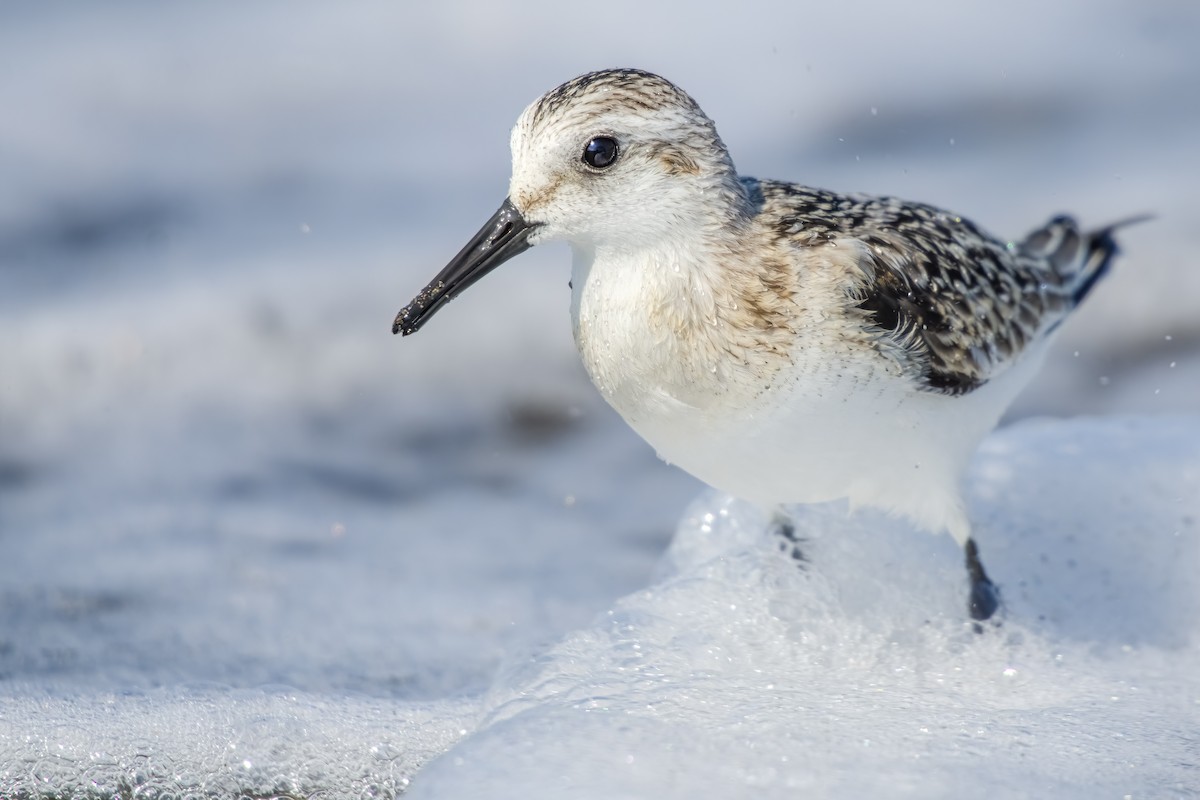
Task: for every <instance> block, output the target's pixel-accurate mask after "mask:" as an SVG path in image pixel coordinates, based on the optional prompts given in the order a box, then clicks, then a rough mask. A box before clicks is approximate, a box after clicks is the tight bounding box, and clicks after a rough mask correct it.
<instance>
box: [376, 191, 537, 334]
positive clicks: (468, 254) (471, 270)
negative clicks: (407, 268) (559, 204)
mask: <svg viewBox="0 0 1200 800" xmlns="http://www.w3.org/2000/svg"><path fill="white" fill-rule="evenodd" d="M536 227H537V226H536V225H530V224H529V223H528V222H526V221H525V218H524V217H522V216H521V212H520V211H518V210H517V208H516V206H514V205H513V204H512V201H511V200H509V199H507V198H505V200H504V202H503V203H501V204H500V208H499V209H498V210H497V211H496V213H495V214H493V215H492V218H491V219H489V220H488V221H487V222H486V223H485V224H484V226H483V227H482V228H480V229H479V233H477V234H475V236H474V237H472V239H471V241H469V242H467V246H466V247H464V248H463V249H462V250H460V251H459V253H458V255H456V256H455V257H454V258H453V259H451V261H450V263H449V264H447V265H446V268H445V269H443V270H442V271H441V272H439V273H438V274H437V277H436V278H434V279H433V280H432V281H430V283H429V285H428V286H426V287H425V288H424V289H422V290H421V293H420V294H419V295H417V296H416V297H415V298H413V301H412V302H411V303H409V304H408V305H406V306H405V307H404V308H402V309H400V313H399V314H397V315H396V321H395V322H393V323H392V333H402V334H404V335H405V336H408V335H409V334H410V333H416V332H417V331H418V330H420V329H421V326H422V325H424V324H425V321H426V320H428V319H429V318H430V317H432V316H433V315H434V314H435V313H437V311H438V309H440V308H441V307H442V306H444V305H446V303H448V302H450V301H451V300H453V299H454V298H455V297H457V296H458V295H459V293H461V292H463V291H464V290H466V289H467V287H469V286H470V285H471V284H473V283H475V281H477V280H479V279H480V278H482V277H483V276H484V275H487V274H488V273H489V272H491V271H492V270H494V269H495V268H496V267H498V266H500V265H501V264H503V263H504V262H505V261H508V260H509V259H510V258H512V257H513V256H515V255H518V254H520V253H523V252H525V251H526V250H528V249H529V248H530V247H531V246H532V245H530V244H529V234H530V232H531V231H533V230H534V228H536Z"/></svg>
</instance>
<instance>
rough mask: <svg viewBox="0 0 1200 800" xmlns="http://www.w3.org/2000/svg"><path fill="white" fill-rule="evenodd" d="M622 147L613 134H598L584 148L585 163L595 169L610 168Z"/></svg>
mask: <svg viewBox="0 0 1200 800" xmlns="http://www.w3.org/2000/svg"><path fill="white" fill-rule="evenodd" d="M619 153H620V148H619V147H618V146H617V140H616V139H614V138H612V137H611V136H597V137H596V138H594V139H592V140H591V141H590V142H588V143H587V145H586V146H585V147H584V148H583V163H585V164H587V165H588V166H589V167H592V168H593V169H608V168H609V167H611V166H612V165H613V162H615V161H616V160H617V156H618V155H619Z"/></svg>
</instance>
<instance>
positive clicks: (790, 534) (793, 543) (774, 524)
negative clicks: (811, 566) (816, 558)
mask: <svg viewBox="0 0 1200 800" xmlns="http://www.w3.org/2000/svg"><path fill="white" fill-rule="evenodd" d="M771 532H772V533H773V534H775V535H776V536H778V537H779V549H780V551H781V552H784V553H787V554H788V555H790V556H791V557H792V558H794V559H796V560H797V561H800V562H803V561H804V560H805V559H804V550H803V549H802V548H801V545H802V544H804V540H802V539H801V538H800V537H799V536H798V535H796V526H795V525H794V524H792V520H791V519H790V518H789V517H788V516H787V515H786V514H784V513H783V512H778V513H776V514H775V516H774V517H772V518H771Z"/></svg>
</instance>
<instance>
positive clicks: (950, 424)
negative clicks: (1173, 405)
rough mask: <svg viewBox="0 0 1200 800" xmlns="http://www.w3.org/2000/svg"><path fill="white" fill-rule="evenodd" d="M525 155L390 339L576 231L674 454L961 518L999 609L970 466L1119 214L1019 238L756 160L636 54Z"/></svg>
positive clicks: (652, 430)
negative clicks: (827, 185)
mask: <svg viewBox="0 0 1200 800" xmlns="http://www.w3.org/2000/svg"><path fill="white" fill-rule="evenodd" d="M511 148H512V179H511V182H510V184H509V193H508V198H507V199H505V201H504V203H503V204H502V205H501V206H500V209H499V210H498V211H497V212H496V214H495V215H494V216H493V217H492V218H491V219H490V220H488V222H487V223H486V224H485V225H484V226H483V228H482V229H481V230H480V231H479V233H477V234H476V235H475V237H474V238H473V239H471V241H470V242H469V243H468V244H467V246H466V247H464V248H463V249H462V251H461V252H460V253H459V254H458V255H457V256H455V257H454V259H453V260H452V261H451V262H450V264H449V265H448V266H447V267H446V268H445V269H444V270H442V271H441V272H440V273H439V274H438V275H437V277H436V278H434V279H433V281H432V282H431V283H430V284H429V285H428V286H427V287H426V288H425V289H424V290H423V291H422V292H421V293H420V294H419V295H418V296H417V297H416V298H415V299H414V300H413V301H412V302H411V303H410V304H409V305H407V306H405V308H404V309H403V310H402V311H400V313H399V314H397V315H396V319H395V323H394V324H393V326H392V332H393V333H396V332H400V333H404V334H410V333H414V332H415V331H417V330H418V329H419V328H420V327H421V326H422V325H423V324H424V323H425V321H426V320H428V319H429V317H431V316H432V315H433V314H434V313H435V312H436V311H438V309H440V308H441V307H442V306H444V305H445V304H446V302H447V301H449V300H450V299H451V298H453V297H454V296H455V295H457V294H458V293H459V292H462V291H463V290H464V289H466V288H467V287H468V286H470V285H471V284H473V283H475V281H477V280H479V279H480V278H482V277H483V276H484V275H485V274H487V273H488V272H489V271H491V270H492V269H494V268H495V267H497V266H499V265H500V264H501V263H502V262H504V261H506V260H508V259H510V258H512V257H513V256H515V255H517V254H518V253H521V252H522V251H524V250H526V249H528V248H529V247H531V246H533V245H535V244H540V243H542V242H547V241H552V240H566V241H567V242H568V243H570V245H571V249H572V253H573V261H572V270H571V317H572V320H573V323H574V333H575V342H576V344H577V345H578V347H579V352H580V354H581V355H582V357H583V362H584V365H585V366H586V367H587V371H588V374H589V375H590V376H591V378H592V381H593V382H594V383H595V385H596V387H597V388H598V389H599V390H600V392H601V394H603V395H604V398H605V399H606V400H607V401H608V402H609V403H610V404H611V405H612V406H613V407H614V408H615V409H616V410H617V411H618V412H620V414H621V416H623V417H624V418H625V420H626V421H627V422H628V423H629V424H630V425H631V426H632V427H633V428H634V429H635V430H636V431H637V432H638V433H639V434H641V436H642V437H644V438H645V439H646V441H648V442H649V443H650V444H651V445H652V446H654V447H655V448H656V449H657V451H658V453H659V455H660V456H661V457H662V458H663V459H665V460H666V461H668V462H670V463H672V464H676V465H678V466H680V467H682V468H683V469H685V470H687V471H688V472H690V473H692V474H693V475H695V476H696V477H697V478H700V479H701V480H703V481H705V482H706V483H708V484H710V485H712V486H714V487H716V488H718V489H721V490H723V491H726V492H729V493H731V494H734V495H737V496H739V497H742V498H744V499H747V500H751V501H754V502H756V503H758V504H761V505H763V506H764V507H767V508H768V509H775V510H778V509H781V508H782V507H784V506H786V505H789V504H795V503H811V502H819V501H826V500H833V499H838V498H848V499H849V501H850V504H851V507H852V508H853V507H855V506H860V505H862V506H874V507H878V508H882V509H885V510H887V511H889V512H893V513H897V514H900V515H902V516H904V517H907V518H908V519H910V520H911V521H912V522H914V523H915V524H917V525H919V526H921V527H923V528H926V529H929V530H931V531H948V532H949V533H950V534H951V535H952V536H954V538H955V539H956V540H957V541H958V543H959V544H960V545H962V547H963V548H964V551H965V554H966V562H967V570H968V575H969V578H970V585H971V588H970V595H969V601H968V608H969V611H970V614H971V616H972V617H974V618H975V619H977V620H983V619H987V618H988V617H990V616H991V615H992V614H993V612H994V611H995V610H996V608H997V607H998V605H999V594H998V591H997V590H996V587H995V586H994V584H993V583H992V582H991V581H990V580H989V579H988V576H987V573H986V572H985V571H984V569H983V566H982V564H981V563H980V560H979V554H978V549H977V547H976V545H975V542H974V540H973V539H972V538H971V527H970V523H969V521H968V519H967V514H966V511H965V507H964V503H963V500H962V495H961V489H960V482H961V476H962V473H963V470H964V468H965V465H966V463H967V460H968V459H969V458H970V456H971V454H972V452H973V451H974V450H975V448H976V446H977V445H978V443H979V441H980V440H981V439H982V438H983V437H984V436H985V435H986V434H987V433H988V431H990V430H991V429H992V428H993V427H994V426H995V424H996V422H997V420H998V419H999V417H1000V414H1001V413H1002V412H1003V411H1004V409H1005V408H1006V407H1007V406H1008V404H1009V403H1010V401H1011V400H1012V399H1013V396H1014V395H1015V394H1016V393H1017V392H1018V391H1019V390H1020V389H1021V387H1022V386H1024V385H1025V383H1026V382H1027V381H1028V380H1029V378H1030V377H1031V375H1032V374H1033V372H1034V370H1035V369H1036V367H1037V364H1038V362H1039V360H1040V356H1041V355H1042V353H1043V351H1044V350H1045V346H1046V343H1047V342H1048V341H1049V339H1050V338H1051V334H1052V333H1053V332H1054V330H1055V329H1056V328H1057V327H1058V325H1059V323H1061V322H1062V320H1063V319H1064V318H1065V317H1066V315H1067V314H1069V313H1070V311H1071V310H1072V309H1073V308H1074V307H1075V306H1076V305H1078V304H1079V302H1080V301H1081V300H1082V299H1083V298H1084V296H1085V295H1087V293H1088V292H1089V291H1090V290H1091V289H1092V287H1093V286H1094V285H1095V283H1096V281H1097V280H1099V279H1100V278H1101V277H1102V276H1103V275H1104V273H1105V270H1106V269H1107V268H1108V265H1109V262H1110V260H1111V258H1112V256H1113V254H1114V253H1115V252H1116V244H1115V242H1114V240H1113V237H1112V232H1113V227H1114V226H1110V227H1107V228H1103V229H1100V230H1097V231H1093V232H1091V233H1084V232H1081V231H1080V229H1079V227H1078V226H1077V225H1076V223H1075V221H1074V220H1073V219H1071V218H1070V217H1065V216H1060V217H1056V218H1054V219H1052V220H1051V221H1050V222H1049V223H1047V224H1046V225H1045V226H1044V227H1042V228H1040V229H1038V230H1036V231H1034V232H1033V233H1032V234H1030V235H1029V236H1028V237H1027V238H1025V239H1024V240H1023V241H1020V242H1016V243H1005V242H1002V241H998V240H996V239H994V238H992V237H991V236H989V235H987V234H986V233H984V232H983V231H981V230H980V229H979V228H978V227H976V226H975V225H974V224H972V223H971V222H970V221H968V220H966V219H964V218H963V217H960V216H957V215H955V214H951V213H948V212H946V211H943V210H940V209H938V208H934V207H932V206H928V205H922V204H920V203H910V202H905V201H903V200H896V199H893V198H888V197H868V196H862V195H846V194H836V193H833V192H827V191H823V190H819V189H811V188H808V187H805V186H801V185H798V184H794V183H783V182H780V181H769V180H756V179H754V178H746V177H741V176H739V175H738V174H737V172H736V170H735V169H734V166H733V162H732V160H731V159H730V157H729V153H728V151H727V150H726V148H725V145H724V144H723V143H722V141H721V139H720V137H719V136H718V135H717V131H716V128H715V126H714V125H713V123H712V121H711V120H710V119H709V118H708V117H707V116H706V115H705V114H704V112H703V111H701V110H700V107H699V106H698V105H697V104H696V102H695V101H694V100H692V98H691V97H690V96H688V95H687V94H686V93H685V92H683V91H682V90H680V89H679V88H678V87H676V86H675V85H674V84H672V83H670V82H669V81H667V80H665V79H663V78H661V77H659V76H657V75H652V74H650V73H647V72H642V71H639V70H633V69H614V70H604V71H601V72H592V73H589V74H587V75H583V76H580V77H578V78H575V79H574V80H571V81H568V82H567V83H564V84H563V85H562V86H559V87H558V88H556V89H553V90H551V91H550V92H547V93H546V94H544V95H542V96H541V97H540V98H538V99H537V100H535V101H534V102H533V104H531V105H530V106H529V107H528V108H527V109H525V111H524V113H522V114H521V117H520V119H519V120H518V121H517V124H516V127H514V128H513V131H512V136H511ZM784 519H785V518H784Z"/></svg>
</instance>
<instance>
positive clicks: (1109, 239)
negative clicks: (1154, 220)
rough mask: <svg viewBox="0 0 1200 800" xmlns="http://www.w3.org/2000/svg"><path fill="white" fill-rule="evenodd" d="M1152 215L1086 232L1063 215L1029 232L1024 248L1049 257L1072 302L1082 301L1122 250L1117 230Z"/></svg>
mask: <svg viewBox="0 0 1200 800" xmlns="http://www.w3.org/2000/svg"><path fill="white" fill-rule="evenodd" d="M1148 219H1151V216H1150V215H1148V214H1146V215H1142V216H1137V217H1130V218H1128V219H1123V220H1121V221H1120V222H1114V223H1113V224H1111V225H1106V226H1104V227H1103V228H1099V229H1097V230H1094V231H1088V232H1086V233H1084V232H1081V231H1080V230H1079V225H1078V223H1076V222H1075V220H1074V218H1072V217H1068V216H1065V215H1060V216H1057V217H1055V218H1054V219H1052V220H1050V221H1049V222H1048V223H1046V225H1045V226H1044V227H1042V228H1039V229H1038V230H1036V231H1034V232H1033V233H1031V234H1029V236H1028V237H1027V238H1026V239H1025V241H1023V242H1021V244H1020V248H1021V252H1022V253H1024V254H1025V255H1027V256H1031V257H1033V258H1038V259H1044V260H1046V261H1048V262H1049V264H1050V268H1051V269H1052V270H1053V271H1054V272H1055V273H1056V274H1057V275H1058V277H1059V279H1060V280H1062V282H1063V286H1064V287H1065V288H1066V289H1067V291H1068V292H1069V294H1070V297H1071V303H1072V305H1079V303H1081V302H1083V298H1085V297H1087V295H1088V293H1089V292H1090V291H1092V287H1093V286H1095V285H1096V284H1097V283H1098V282H1099V281H1100V279H1101V278H1103V277H1104V276H1105V275H1106V274H1107V273H1108V269H1109V267H1110V266H1111V265H1112V260H1113V256H1115V255H1116V254H1117V253H1118V252H1119V251H1120V248H1119V247H1118V246H1117V240H1116V239H1115V238H1114V237H1113V233H1114V232H1115V231H1116V230H1117V229H1118V228H1123V227H1125V226H1127V225H1135V224H1137V223H1139V222H1145V221H1146V220H1148Z"/></svg>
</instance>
